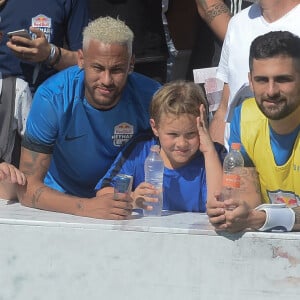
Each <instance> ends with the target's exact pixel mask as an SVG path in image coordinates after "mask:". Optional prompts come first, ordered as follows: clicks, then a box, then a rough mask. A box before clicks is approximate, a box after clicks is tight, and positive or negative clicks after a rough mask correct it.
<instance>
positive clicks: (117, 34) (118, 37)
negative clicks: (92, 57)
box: [83, 17, 134, 54]
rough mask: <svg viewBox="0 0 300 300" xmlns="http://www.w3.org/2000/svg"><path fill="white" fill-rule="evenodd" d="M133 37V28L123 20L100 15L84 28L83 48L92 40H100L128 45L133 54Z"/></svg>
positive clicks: (130, 52)
mask: <svg viewBox="0 0 300 300" xmlns="http://www.w3.org/2000/svg"><path fill="white" fill-rule="evenodd" d="M133 38H134V34H133V32H132V30H131V29H130V28H129V27H128V26H127V25H126V24H125V23H124V22H123V21H121V20H119V19H114V18H112V17H100V18H97V19H95V20H94V21H92V22H90V23H89V24H88V26H87V27H85V29H84V30H83V49H86V48H87V47H88V45H89V42H90V40H98V41H100V42H102V43H104V44H120V45H127V48H128V52H129V54H132V43H133Z"/></svg>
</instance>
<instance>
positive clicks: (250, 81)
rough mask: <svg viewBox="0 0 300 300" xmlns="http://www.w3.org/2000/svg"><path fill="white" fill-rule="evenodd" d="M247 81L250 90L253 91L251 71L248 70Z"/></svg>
mask: <svg viewBox="0 0 300 300" xmlns="http://www.w3.org/2000/svg"><path fill="white" fill-rule="evenodd" d="M248 81H249V87H250V89H251V91H252V92H253V85H252V77H251V72H248Z"/></svg>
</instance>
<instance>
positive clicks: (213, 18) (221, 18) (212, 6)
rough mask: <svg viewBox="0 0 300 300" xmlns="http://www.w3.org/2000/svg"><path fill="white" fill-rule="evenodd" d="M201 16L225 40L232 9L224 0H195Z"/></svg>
mask: <svg viewBox="0 0 300 300" xmlns="http://www.w3.org/2000/svg"><path fill="white" fill-rule="evenodd" d="M195 1H196V5H197V10H198V13H199V15H200V16H201V18H202V19H203V20H204V21H205V22H206V23H207V25H208V26H209V27H210V28H211V30H212V31H213V32H214V33H215V34H216V36H217V37H218V38H219V39H220V40H224V38H225V34H226V30H227V26H228V22H229V20H230V18H231V15H230V10H229V8H228V7H227V6H226V4H225V3H224V1H223V0H195Z"/></svg>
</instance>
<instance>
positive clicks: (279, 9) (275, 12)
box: [261, 0, 300, 23]
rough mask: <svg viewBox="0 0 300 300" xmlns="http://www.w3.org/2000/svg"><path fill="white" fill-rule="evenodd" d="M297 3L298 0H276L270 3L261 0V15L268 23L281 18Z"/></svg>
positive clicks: (298, 2)
mask: <svg viewBox="0 0 300 300" xmlns="http://www.w3.org/2000/svg"><path fill="white" fill-rule="evenodd" d="M298 4H300V0H277V1H274V2H273V3H272V4H269V3H267V4H264V1H263V0H262V1H261V9H262V15H263V17H264V19H265V20H266V21H267V22H268V23H273V22H275V21H277V20H279V19H280V18H282V17H283V16H284V15H285V14H287V13H288V12H289V11H291V10H292V9H293V8H294V7H296V6H297V5H298Z"/></svg>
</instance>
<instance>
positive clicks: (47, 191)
mask: <svg viewBox="0 0 300 300" xmlns="http://www.w3.org/2000/svg"><path fill="white" fill-rule="evenodd" d="M29 184H30V190H29V189H28V187H22V186H20V187H18V198H19V201H20V203H21V204H22V205H24V206H28V207H32V208H38V209H42V210H48V211H55V212H61V213H67V214H72V215H79V216H84V215H85V214H84V210H83V208H84V205H83V202H84V201H86V200H88V199H85V198H79V197H75V196H71V195H68V194H65V193H61V192H59V191H56V190H54V189H51V188H49V187H47V186H46V185H43V184H40V185H39V186H37V185H34V184H32V183H30V180H29Z"/></svg>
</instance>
